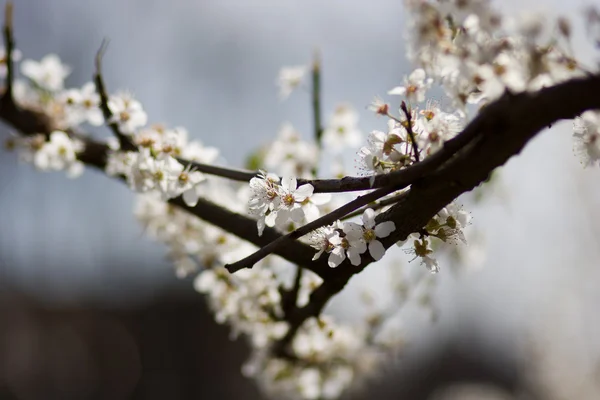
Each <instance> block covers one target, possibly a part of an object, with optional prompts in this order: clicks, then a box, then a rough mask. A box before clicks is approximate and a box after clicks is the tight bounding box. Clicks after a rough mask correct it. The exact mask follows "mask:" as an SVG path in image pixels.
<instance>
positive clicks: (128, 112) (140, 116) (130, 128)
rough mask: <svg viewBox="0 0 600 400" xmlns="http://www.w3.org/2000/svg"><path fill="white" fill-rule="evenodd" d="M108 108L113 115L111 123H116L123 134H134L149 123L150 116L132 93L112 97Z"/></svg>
mask: <svg viewBox="0 0 600 400" xmlns="http://www.w3.org/2000/svg"><path fill="white" fill-rule="evenodd" d="M108 106H109V107H110V111H111V112H112V114H113V117H112V119H111V120H110V121H109V122H116V123H117V124H118V125H119V129H120V130H121V131H122V132H123V133H126V134H133V133H134V132H135V130H136V129H138V128H141V127H143V126H144V125H146V123H147V122H148V116H147V115H146V112H145V111H144V109H143V108H142V104H141V103H140V102H139V101H137V100H136V99H134V98H133V96H132V95H131V94H130V93H127V92H122V93H119V94H117V95H115V96H111V97H110V99H109V101H108Z"/></svg>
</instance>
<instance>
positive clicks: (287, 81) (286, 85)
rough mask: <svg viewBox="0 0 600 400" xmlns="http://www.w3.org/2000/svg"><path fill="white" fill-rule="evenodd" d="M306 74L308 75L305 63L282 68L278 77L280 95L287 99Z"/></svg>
mask: <svg viewBox="0 0 600 400" xmlns="http://www.w3.org/2000/svg"><path fill="white" fill-rule="evenodd" d="M304 75H306V67H305V66H304V65H300V66H296V67H285V68H281V70H280V71H279V76H278V77H277V86H279V97H280V98H281V99H282V100H285V99H286V98H287V97H288V96H289V95H290V94H291V93H292V92H293V91H294V89H296V88H297V87H298V86H299V85H300V84H301V83H302V79H303V78H304Z"/></svg>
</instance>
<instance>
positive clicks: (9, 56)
mask: <svg viewBox="0 0 600 400" xmlns="http://www.w3.org/2000/svg"><path fill="white" fill-rule="evenodd" d="M12 19H13V4H12V2H11V1H7V2H6V7H5V8H4V44H5V46H6V50H5V52H6V54H5V58H6V59H5V63H6V88H5V90H4V94H3V95H2V97H3V98H5V99H7V100H6V101H10V102H13V101H14V99H13V84H14V79H15V76H14V65H13V62H14V61H13V51H14V49H15V40H14V37H13V31H12Z"/></svg>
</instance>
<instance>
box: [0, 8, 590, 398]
mask: <svg viewBox="0 0 600 400" xmlns="http://www.w3.org/2000/svg"><path fill="white" fill-rule="evenodd" d="M407 4H408V8H409V10H410V15H411V17H410V24H409V25H410V29H411V33H412V39H411V40H412V42H411V44H410V46H411V50H410V56H411V58H412V59H413V60H414V61H415V63H416V68H415V69H414V70H413V71H412V72H410V73H409V74H408V75H407V76H406V77H404V80H403V83H402V84H401V85H399V86H396V87H394V88H393V89H391V90H390V91H389V92H388V94H389V95H399V96H402V98H403V101H402V106H401V108H400V111H401V112H400V115H399V116H397V117H396V116H393V115H392V114H391V113H390V108H391V107H390V106H389V105H388V104H387V103H385V102H383V100H381V99H377V100H375V101H374V102H373V103H372V105H371V107H370V109H371V110H373V111H375V112H376V113H377V114H378V115H381V116H385V117H387V118H388V121H387V130H386V131H385V132H384V131H372V132H371V133H370V134H369V135H368V138H367V144H366V146H363V147H362V148H360V150H359V151H358V164H359V166H360V169H361V170H362V172H363V173H365V174H368V175H372V176H373V179H374V177H375V175H377V174H385V173H389V172H392V171H397V170H399V169H402V168H404V167H407V166H409V165H413V164H415V163H417V162H420V161H421V160H423V159H424V158H426V157H428V156H430V155H431V154H434V153H435V152H436V151H439V150H440V149H442V148H443V145H444V143H445V142H446V141H448V140H450V139H452V138H453V137H455V136H456V135H457V134H458V133H459V132H460V130H461V129H462V127H463V126H464V125H465V123H466V122H467V117H468V116H467V104H478V105H480V106H483V105H485V104H486V103H487V102H489V101H491V100H494V99H496V98H498V97H499V96H501V95H502V94H503V93H505V92H506V91H509V92H519V91H528V90H537V89H539V88H541V87H544V86H548V85H551V84H555V83H557V82H561V81H563V80H565V79H569V78H572V77H576V76H578V75H581V74H583V68H582V67H581V65H580V64H579V62H577V61H576V60H575V59H574V57H573V55H572V54H571V53H570V48H571V46H570V44H569V39H570V37H571V27H570V25H569V23H568V22H567V21H566V20H564V19H559V20H557V21H556V24H548V23H546V21H545V20H543V19H542V18H540V17H538V16H535V15H529V16H525V17H523V18H521V19H518V20H516V22H514V23H511V22H510V21H508V20H505V19H504V18H503V17H502V16H501V15H500V14H499V13H498V12H497V11H495V10H493V9H492V7H491V6H490V3H489V1H487V0H447V1H430V0H407ZM589 17H590V18H589V20H588V30H589V31H590V32H591V33H592V34H593V35H594V37H597V32H598V31H600V29H599V28H598V27H599V26H600V23H599V22H598V21H600V18H598V13H597V12H595V13H591V12H590V14H589ZM554 28H556V29H554ZM13 55H15V54H13ZM0 58H1V59H2V60H4V57H0ZM13 58H15V57H13ZM2 60H0V77H4V76H5V75H6V71H5V70H6V62H2ZM14 61H16V58H15V59H14ZM307 70H308V69H307V68H306V67H304V66H301V67H292V68H284V69H282V70H281V72H280V75H279V78H278V80H277V83H278V85H279V87H280V96H281V97H282V98H285V97H287V96H289V95H290V93H291V92H292V91H293V90H294V89H295V88H297V87H298V86H299V85H300V84H301V83H302V79H303V78H304V76H305V75H306V72H307ZM21 72H22V74H21V75H22V76H23V77H25V78H26V79H25V80H16V81H15V82H14V96H15V101H16V102H17V103H18V105H19V106H21V107H26V108H28V109H31V110H34V111H35V112H39V113H41V114H44V115H46V116H47V117H48V118H49V121H51V125H50V126H52V127H53V132H51V133H50V134H46V135H42V134H38V135H30V136H28V137H24V138H20V137H19V138H15V139H12V140H10V142H9V147H15V148H17V149H19V150H20V156H21V159H23V160H25V161H27V162H30V163H32V164H33V165H34V166H35V167H36V168H38V169H40V170H51V171H58V170H62V171H66V172H67V174H68V175H69V176H77V175H79V174H80V173H81V172H82V171H83V164H82V162H81V161H80V160H78V155H80V154H81V152H82V151H84V150H85V149H84V147H83V143H84V141H83V140H82V139H84V137H83V136H82V135H81V134H79V133H77V132H80V131H81V130H80V129H78V128H79V127H80V126H81V125H83V124H89V125H92V126H101V125H103V124H110V125H111V127H112V128H113V129H114V128H115V127H116V128H117V129H118V130H119V131H120V133H122V134H123V135H124V136H125V138H126V139H127V140H130V141H131V144H132V145H133V148H134V150H132V151H124V150H123V149H121V148H120V145H119V143H118V142H117V141H116V140H115V139H113V140H112V141H109V142H108V145H109V147H110V151H109V153H108V157H107V160H106V172H107V174H109V175H113V176H119V177H120V178H123V179H125V180H126V182H127V183H128V184H129V186H130V188H131V189H132V190H134V191H135V192H136V193H139V196H138V197H137V202H136V209H135V215H136V217H137V218H138V220H139V221H140V222H141V224H142V225H143V226H144V229H145V231H146V232H147V233H148V234H150V235H151V236H153V237H154V238H156V239H157V240H159V241H161V242H163V243H165V244H166V245H167V247H168V255H169V258H170V259H171V260H172V262H173V264H174V266H175V273H176V275H177V276H178V277H181V278H183V277H186V276H190V275H195V279H194V286H195V288H196V290H197V291H199V292H201V293H203V294H205V295H206V297H207V299H208V303H209V305H210V307H211V309H212V311H213V312H214V315H215V319H216V320H217V322H219V323H227V324H229V325H231V328H232V333H233V336H234V337H235V336H237V335H244V336H245V337H247V338H248V339H249V342H250V344H251V347H252V351H253V355H252V358H251V360H250V362H249V363H248V364H247V365H246V366H245V367H244V372H245V373H246V374H247V375H250V376H254V377H255V378H256V379H257V381H258V382H259V383H260V385H261V386H262V387H263V389H264V390H265V391H267V392H268V393H270V394H272V395H273V396H277V397H279V398H280V397H282V396H285V397H289V398H293V399H296V398H297V399H336V398H338V397H339V396H341V395H342V393H343V392H344V391H346V390H348V389H349V388H351V387H353V386H354V385H355V384H356V382H358V381H360V380H361V379H362V378H364V377H366V376H368V375H370V374H372V373H373V372H374V371H375V370H376V368H377V366H379V365H380V364H382V362H383V360H384V359H385V355H386V353H389V352H390V351H391V350H394V349H398V348H399V347H400V346H401V342H402V341H401V335H400V334H397V333H394V334H391V336H388V337H385V335H379V334H380V333H381V332H380V329H381V328H382V327H383V326H384V325H385V324H386V323H388V322H389V321H390V320H391V318H392V317H393V316H394V314H395V313H394V310H396V309H397V307H396V304H393V305H392V307H387V308H384V307H382V308H378V307H377V306H372V309H371V310H370V311H371V313H370V314H369V315H368V316H367V317H366V318H364V321H362V324H361V323H355V324H352V325H350V324H348V325H345V324H343V323H341V322H339V321H334V320H333V318H331V317H330V316H327V315H320V316H318V317H315V316H312V317H310V318H308V319H306V320H304V322H302V323H301V324H298V325H295V326H294V325H293V324H290V319H289V318H288V317H289V310H290V309H291V310H292V311H298V310H303V307H306V306H307V305H308V304H309V302H310V301H311V300H312V299H313V297H312V294H313V293H315V291H316V290H318V288H319V287H321V285H322V284H323V283H324V281H323V279H321V278H320V277H319V276H317V275H316V274H314V273H312V272H309V271H307V270H304V269H301V267H300V266H295V267H294V266H292V265H290V264H289V263H287V262H285V261H283V260H281V259H279V258H277V257H276V256H268V257H266V258H265V259H263V260H262V261H260V262H259V263H258V264H257V265H255V266H254V267H253V268H252V269H245V270H242V271H239V272H237V273H236V274H235V275H232V274H229V273H228V272H227V270H226V269H224V268H223V266H224V265H225V264H229V263H232V262H235V261H237V260H239V259H242V258H244V257H245V256H247V255H248V254H250V253H252V252H254V251H256V248H255V247H254V246H252V245H250V244H248V243H246V242H244V241H242V240H241V239H239V238H236V237H234V236H232V235H231V234H229V233H227V232H225V231H223V230H221V229H220V228H216V227H214V226H212V225H209V224H208V223H206V222H203V221H201V220H199V219H198V218H196V217H194V216H192V215H191V214H189V213H186V212H185V211H183V210H181V209H179V208H176V207H175V206H173V205H171V204H169V203H167V200H169V199H173V198H175V197H178V196H182V199H183V201H184V202H185V204H186V205H187V206H189V207H196V206H197V205H198V204H200V205H198V207H201V206H202V201H205V200H206V201H212V202H213V203H215V204H220V205H222V206H223V207H224V208H227V209H229V210H231V211H233V212H236V213H244V212H249V213H250V215H252V216H253V217H254V218H255V219H256V220H257V229H258V233H259V235H262V233H263V231H264V229H265V227H266V226H269V227H272V228H275V229H277V230H279V231H281V232H289V231H290V230H292V229H296V228H298V227H299V226H302V225H303V224H306V223H308V222H310V221H314V220H315V219H317V218H318V217H319V216H320V215H322V214H323V213H326V212H329V211H331V210H332V209H336V208H337V207H334V206H333V204H336V205H337V203H338V202H340V201H342V200H344V195H343V194H340V195H337V196H336V198H334V199H332V198H331V196H330V195H329V194H322V193H317V194H315V193H314V191H315V190H314V187H313V185H311V184H310V183H302V182H300V183H299V181H300V180H302V179H312V178H316V175H317V171H318V168H319V166H320V162H321V161H331V160H332V159H335V158H336V157H338V158H339V157H341V151H342V150H343V149H345V148H355V147H357V146H358V145H359V143H360V142H361V140H362V136H361V133H360V129H359V128H358V115H357V113H356V112H355V111H354V109H353V108H352V107H350V106H348V105H343V106H339V107H337V108H336V109H335V111H334V112H333V114H332V116H331V118H330V121H329V122H328V124H327V125H326V126H325V127H324V129H323V130H322V132H321V129H320V127H317V129H316V130H317V131H318V132H315V136H316V138H315V141H314V142H310V141H306V140H303V138H302V137H301V135H300V134H299V133H298V132H297V131H296V130H295V129H294V128H293V127H292V126H291V125H290V124H285V125H283V126H282V128H281V130H280V132H279V134H278V136H277V138H276V139H275V140H274V141H273V142H271V143H270V144H269V145H268V146H266V147H265V148H264V149H263V152H262V154H261V157H260V163H259V164H260V166H258V167H257V169H258V168H265V169H267V170H269V171H275V172H277V174H278V175H275V174H273V173H266V172H263V171H260V173H258V174H257V175H256V176H255V177H253V178H252V179H251V180H250V182H249V185H240V186H237V185H236V184H234V183H230V182H224V181H223V180H220V179H219V178H215V177H212V176H208V175H205V174H204V173H201V172H199V171H197V170H194V168H193V162H197V163H203V164H212V163H214V162H215V161H216V160H217V158H218V157H219V153H218V151H217V150H216V149H215V148H212V147H208V146H204V145H203V144H202V143H201V142H199V141H194V140H189V138H188V133H187V131H186V130H185V129H184V128H180V127H176V128H166V127H163V126H160V125H151V126H148V116H147V114H146V112H145V111H144V108H143V106H142V104H141V103H140V102H139V101H138V100H136V99H135V98H134V96H133V95H132V94H131V93H128V92H120V93H117V94H116V95H112V96H109V101H108V104H107V106H108V108H109V110H110V112H111V114H112V117H111V118H109V119H107V120H105V118H104V115H103V113H102V111H101V104H100V96H99V94H98V93H97V91H96V89H95V85H94V84H93V83H91V82H88V83H86V84H84V85H83V86H81V87H78V88H69V89H65V79H66V77H67V76H68V75H69V73H70V72H71V69H70V68H69V67H68V66H66V65H64V64H63V63H62V62H61V61H60V59H59V58H58V56H56V55H53V54H51V55H48V56H46V57H44V58H43V59H42V60H41V61H39V62H38V61H32V60H25V61H23V62H22V64H21ZM434 83H438V84H440V85H441V86H442V87H443V88H444V90H445V92H446V95H447V96H448V98H449V99H450V103H451V104H453V105H454V106H455V107H456V111H453V112H449V111H444V110H443V109H442V107H441V105H440V103H439V102H433V101H427V100H426V99H427V91H428V90H429V89H430V88H431V87H432V85H433V84H434ZM573 136H574V143H575V144H574V149H575V152H576V153H577V154H578V155H580V156H581V157H582V159H583V163H584V165H585V166H591V165H595V164H600V113H598V112H586V113H584V114H583V115H581V117H580V118H578V119H577V120H576V121H575V124H574V134H573ZM323 159H325V160H323ZM280 177H281V178H280ZM406 190H407V191H408V190H411V189H410V188H406ZM346 196H350V195H349V194H347V193H346ZM340 199H342V200H340ZM387 204H388V205H389V204H390V203H387ZM369 207H372V208H367V209H365V210H364V212H363V213H362V216H361V221H360V222H353V221H351V220H349V218H348V219H347V220H344V221H343V222H342V221H339V220H338V221H336V222H335V223H334V224H332V225H329V226H322V227H320V228H318V229H316V230H315V231H313V232H311V233H310V237H309V239H308V240H306V241H308V242H309V243H310V245H311V246H312V247H313V248H314V249H315V250H316V253H315V255H314V257H313V261H315V260H317V259H319V258H320V257H322V256H323V254H327V263H328V265H329V266H330V267H331V268H336V267H340V269H341V268H344V266H343V265H342V263H344V262H345V260H346V259H348V260H349V263H350V264H352V265H354V266H359V265H361V263H365V261H366V260H365V257H370V258H372V259H373V260H375V261H378V260H381V259H382V258H383V256H384V255H385V253H386V246H389V244H390V243H389V242H390V241H392V238H395V236H394V235H392V232H394V231H395V230H396V225H395V223H394V222H392V221H380V222H379V223H378V222H377V221H376V219H377V218H376V216H377V213H376V211H375V209H377V210H384V207H383V204H377V205H369ZM380 219H381V218H380ZM470 220H471V217H470V215H469V214H468V213H467V212H465V211H464V210H463V209H462V207H460V206H458V205H456V204H455V203H450V204H448V205H447V206H446V207H445V208H443V209H442V210H440V211H439V212H438V213H437V214H436V215H435V216H434V217H433V218H432V219H431V220H430V221H429V222H428V223H427V224H426V225H425V226H424V227H422V229H420V230H419V231H418V232H415V233H412V234H411V235H409V236H408V238H407V239H406V240H405V241H402V242H398V243H397V244H398V245H400V246H406V248H405V252H407V253H409V254H411V255H413V256H414V258H413V260H414V259H417V258H418V259H419V260H420V262H421V264H423V265H424V266H425V267H426V268H427V269H428V270H429V271H431V272H438V271H439V264H438V261H437V258H438V257H439V255H440V252H441V251H442V250H441V249H443V247H444V244H458V243H459V242H460V243H466V239H465V234H464V230H465V228H466V227H467V226H468V225H469V224H470ZM390 235H391V236H390ZM383 238H388V239H387V240H383V242H385V243H386V245H384V244H383V243H382V240H381V239H383ZM446 247H450V246H446ZM367 252H368V254H369V256H366V253H367ZM388 256H389V255H388ZM369 261H370V259H369ZM396 266H397V265H396ZM390 269H392V268H390ZM292 270H293V271H296V275H295V276H296V278H295V279H294V280H293V282H292V283H290V280H291V279H290V278H291V275H292V274H291V273H290V271H292ZM420 270H421V271H422V273H423V274H425V275H427V276H429V277H430V278H431V274H428V273H427V272H426V270H425V269H424V268H420ZM329 272H331V271H329ZM392 272H397V268H395V269H393V270H392ZM325 288H326V287H325ZM394 291H395V292H399V293H401V295H400V296H399V297H398V298H399V299H400V300H401V302H402V303H404V302H405V301H406V300H407V299H408V293H413V292H416V291H417V290H416V289H414V288H410V289H409V288H407V283H406V281H404V280H403V281H402V282H401V284H400V283H398V282H396V283H395V288H394ZM422 292H423V291H420V292H419V294H420V296H421V297H420V301H421V302H422V303H426V304H427V305H428V306H430V305H431V301H432V297H431V289H430V287H429V286H428V287H426V288H425V293H422ZM292 294H293V295H294V296H295V298H293V299H292V300H293V301H291V302H290V301H289V296H290V295H292ZM309 308H310V307H309ZM389 310H392V311H391V312H390V311H389ZM326 311H327V310H326ZM310 315H314V314H310ZM296 328H297V331H294V330H295V329H296ZM388 332H390V331H388ZM289 333H294V335H293V337H291V339H290V340H289V342H287V343H285V346H283V348H282V347H281V346H279V345H280V344H281V343H282V342H281V340H282V339H283V338H285V337H286V335H287V336H289ZM380 336H381V337H380Z"/></svg>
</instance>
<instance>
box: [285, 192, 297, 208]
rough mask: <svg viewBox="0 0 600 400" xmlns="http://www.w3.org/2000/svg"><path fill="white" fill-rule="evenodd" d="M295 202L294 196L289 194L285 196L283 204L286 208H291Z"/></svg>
mask: <svg viewBox="0 0 600 400" xmlns="http://www.w3.org/2000/svg"><path fill="white" fill-rule="evenodd" d="M295 202H296V199H294V195H292V194H291V193H287V194H286V195H285V196H283V203H284V204H285V205H286V206H288V207H291V206H293V205H294V203H295Z"/></svg>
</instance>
